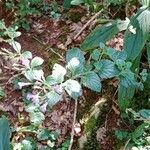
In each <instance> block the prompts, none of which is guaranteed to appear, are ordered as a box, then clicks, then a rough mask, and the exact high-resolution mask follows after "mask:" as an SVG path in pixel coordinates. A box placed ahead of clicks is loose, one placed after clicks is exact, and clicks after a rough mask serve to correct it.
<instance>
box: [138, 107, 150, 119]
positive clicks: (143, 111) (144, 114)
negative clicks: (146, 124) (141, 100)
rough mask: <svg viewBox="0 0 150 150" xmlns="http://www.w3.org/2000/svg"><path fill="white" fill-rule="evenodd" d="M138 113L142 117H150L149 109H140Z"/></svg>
mask: <svg viewBox="0 0 150 150" xmlns="http://www.w3.org/2000/svg"><path fill="white" fill-rule="evenodd" d="M139 113H140V115H141V116H142V117H143V118H145V119H150V109H142V110H140V111H139Z"/></svg>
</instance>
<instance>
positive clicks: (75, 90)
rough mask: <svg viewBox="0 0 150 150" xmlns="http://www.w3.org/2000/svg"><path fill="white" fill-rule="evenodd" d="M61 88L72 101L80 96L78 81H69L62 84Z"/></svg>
mask: <svg viewBox="0 0 150 150" xmlns="http://www.w3.org/2000/svg"><path fill="white" fill-rule="evenodd" d="M63 87H64V88H65V90H66V91H67V93H68V94H69V96H71V97H72V98H73V99H75V100H76V99H77V98H78V97H79V96H81V94H82V89H81V85H80V84H79V82H78V81H76V80H72V79H69V80H67V81H66V82H65V83H63Z"/></svg>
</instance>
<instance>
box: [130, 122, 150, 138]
mask: <svg viewBox="0 0 150 150" xmlns="http://www.w3.org/2000/svg"><path fill="white" fill-rule="evenodd" d="M146 126H147V124H146V123H143V124H141V125H140V126H138V127H137V128H136V129H135V131H134V132H133V133H132V134H131V136H132V139H133V140H136V139H137V138H139V137H141V136H142V135H143V134H144V130H145V128H146Z"/></svg>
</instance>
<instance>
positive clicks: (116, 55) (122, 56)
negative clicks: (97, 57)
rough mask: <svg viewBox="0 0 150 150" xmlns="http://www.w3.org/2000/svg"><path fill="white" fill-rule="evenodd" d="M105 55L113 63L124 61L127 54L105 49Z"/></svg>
mask: <svg viewBox="0 0 150 150" xmlns="http://www.w3.org/2000/svg"><path fill="white" fill-rule="evenodd" d="M106 54H107V55H108V56H109V57H110V58H111V59H112V60H113V61H114V62H115V61H116V60H118V59H121V60H126V59H127V54H126V52H125V51H117V50H115V49H113V48H107V49H106Z"/></svg>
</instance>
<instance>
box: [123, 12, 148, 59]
mask: <svg viewBox="0 0 150 150" xmlns="http://www.w3.org/2000/svg"><path fill="white" fill-rule="evenodd" d="M149 15H150V12H149V10H148V9H142V10H140V11H139V12H138V13H137V14H136V15H135V16H134V17H133V18H132V19H131V22H130V24H129V26H131V25H132V26H133V28H135V29H136V34H133V33H132V32H130V31H129V30H126V32H125V38H124V50H125V51H126V53H127V60H129V61H133V60H135V59H136V57H137V56H138V55H139V54H140V53H141V51H142V49H143V47H144V45H145V43H146V40H147V34H148V33H149V28H150V20H149Z"/></svg>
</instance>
